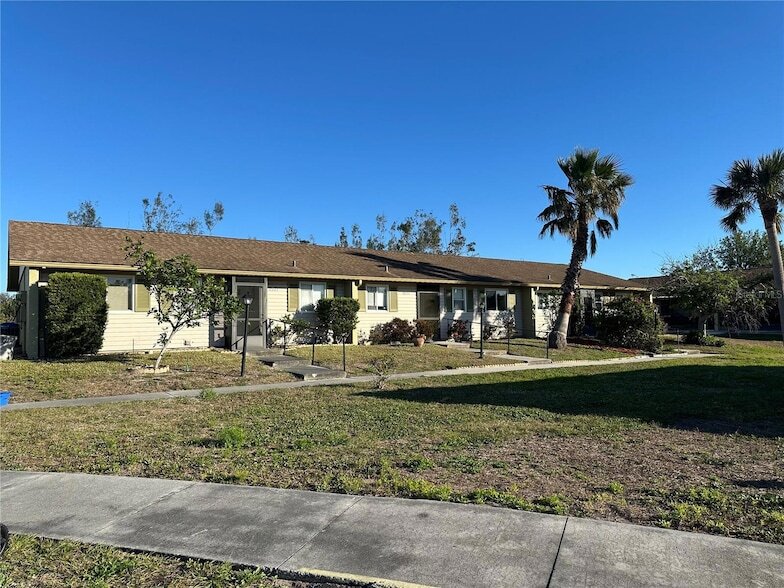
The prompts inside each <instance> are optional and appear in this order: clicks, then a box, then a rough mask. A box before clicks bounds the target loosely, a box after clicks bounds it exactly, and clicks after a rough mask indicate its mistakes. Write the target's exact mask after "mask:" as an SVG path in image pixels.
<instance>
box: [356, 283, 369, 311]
mask: <svg viewBox="0 0 784 588" xmlns="http://www.w3.org/2000/svg"><path fill="white" fill-rule="evenodd" d="M357 296H359V310H367V292H366V291H365V288H360V289H359V290H357Z"/></svg>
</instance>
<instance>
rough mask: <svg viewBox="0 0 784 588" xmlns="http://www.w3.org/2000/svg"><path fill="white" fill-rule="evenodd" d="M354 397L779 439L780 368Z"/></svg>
mask: <svg viewBox="0 0 784 588" xmlns="http://www.w3.org/2000/svg"><path fill="white" fill-rule="evenodd" d="M358 394H360V395H364V396H368V397H375V398H386V399H394V400H404V401H410V402H433V403H442V404H478V405H489V406H507V407H520V408H531V409H542V410H547V411H550V412H554V413H561V414H567V415H592V416H607V417H625V418H633V419H638V420H641V421H644V422H653V423H657V424H660V425H663V426H666V427H671V428H678V429H684V430H700V431H706V432H713V433H722V434H726V433H740V434H745V435H756V436H763V437H779V436H784V366H781V367H778V366H740V367H736V366H709V365H679V366H665V367H649V368H643V369H635V370H629V371H623V372H609V373H598V374H584V373H583V374H575V375H570V376H563V375H557V376H549V375H548V374H545V375H543V376H542V377H537V378H536V379H533V380H524V381H508V380H507V381H496V382H485V383H478V384H470V385H458V386H441V387H423V388H410V389H406V388H403V389H393V390H385V391H363V392H360V393H358Z"/></svg>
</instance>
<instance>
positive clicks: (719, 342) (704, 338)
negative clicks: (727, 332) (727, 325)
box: [683, 331, 727, 347]
mask: <svg viewBox="0 0 784 588" xmlns="http://www.w3.org/2000/svg"><path fill="white" fill-rule="evenodd" d="M683 342H684V343H687V344H689V345H701V346H703V347H724V345H725V344H726V343H727V342H726V341H725V340H724V339H719V338H718V337H714V336H713V335H705V334H703V333H700V332H698V331H689V332H688V333H686V337H685V338H684V340H683Z"/></svg>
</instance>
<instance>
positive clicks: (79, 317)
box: [42, 272, 108, 358]
mask: <svg viewBox="0 0 784 588" xmlns="http://www.w3.org/2000/svg"><path fill="white" fill-rule="evenodd" d="M42 292H43V300H44V321H45V322H44V325H45V327H46V355H47V356H48V357H53V358H58V357H76V356H79V355H88V354H93V353H97V352H98V350H99V349H100V348H101V345H102V344H103V333H104V330H105V329H106V316H107V312H108V305H107V304H106V280H105V279H104V278H103V277H102V276H93V275H89V274H79V273H67V272H64V273H56V274H52V275H51V276H50V277H49V285H48V286H47V287H46V288H42Z"/></svg>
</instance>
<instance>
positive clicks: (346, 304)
mask: <svg viewBox="0 0 784 588" xmlns="http://www.w3.org/2000/svg"><path fill="white" fill-rule="evenodd" d="M358 312H359V301H358V300H354V299H353V298H323V299H321V300H319V301H318V304H316V316H317V317H318V320H319V323H320V324H321V326H322V327H323V328H324V329H325V330H326V331H329V332H331V333H332V337H333V338H334V340H335V341H340V342H345V341H346V340H348V338H349V337H350V336H351V332H352V331H353V330H354V329H355V328H356V326H357V322H358V321H359V319H358V318H357V313H358Z"/></svg>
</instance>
